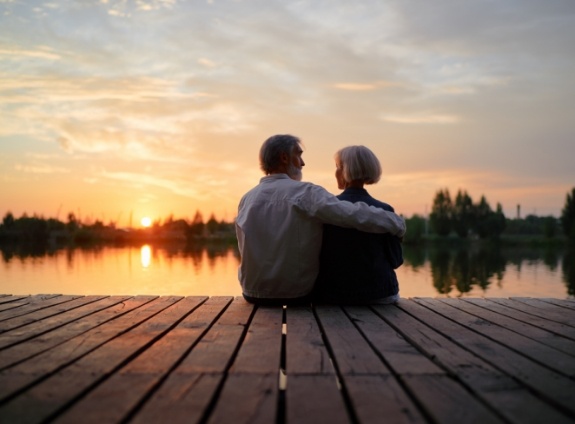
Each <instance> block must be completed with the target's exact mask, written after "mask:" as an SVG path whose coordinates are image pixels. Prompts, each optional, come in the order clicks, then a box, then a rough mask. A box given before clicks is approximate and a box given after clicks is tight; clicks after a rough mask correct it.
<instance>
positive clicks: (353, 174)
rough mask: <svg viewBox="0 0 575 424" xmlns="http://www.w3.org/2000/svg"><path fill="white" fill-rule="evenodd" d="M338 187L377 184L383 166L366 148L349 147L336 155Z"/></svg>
mask: <svg viewBox="0 0 575 424" xmlns="http://www.w3.org/2000/svg"><path fill="white" fill-rule="evenodd" d="M335 164H336V168H337V169H336V178H337V182H338V187H339V188H340V189H341V188H345V187H348V186H349V185H351V184H352V183H354V184H361V185H363V184H375V183H377V182H378V181H379V178H380V177H381V164H380V163H379V160H378V159H377V157H376V156H375V154H374V153H373V152H372V151H371V150H369V149H368V148H367V147H365V146H348V147H344V148H343V149H340V150H338V151H337V152H336V153H335Z"/></svg>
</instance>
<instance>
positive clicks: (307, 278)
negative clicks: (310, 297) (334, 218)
mask: <svg viewBox="0 0 575 424" xmlns="http://www.w3.org/2000/svg"><path fill="white" fill-rule="evenodd" d="M315 187H317V186H313V185H312V184H309V183H301V182H298V181H294V180H292V179H290V178H289V177H288V176H287V175H285V174H274V175H268V176H266V177H264V178H262V180H261V182H260V184H259V185H257V186H256V187H254V188H253V189H252V190H250V191H249V192H248V193H246V195H245V196H244V197H243V198H242V200H241V202H240V205H239V210H238V217H237V220H236V230H237V235H238V243H239V245H240V252H242V262H241V266H240V270H239V279H240V282H241V284H242V288H243V292H244V294H246V295H248V296H252V297H257V298H282V297H285V298H295V297H301V296H305V295H307V294H308V293H309V292H310V290H311V288H312V287H313V284H314V282H315V278H316V276H317V270H318V260H319V259H318V258H319V251H320V249H321V236H322V223H321V222H320V221H319V220H317V219H314V218H310V217H309V216H307V215H306V214H305V213H303V212H302V211H301V210H300V207H301V206H304V205H301V203H302V202H307V199H308V198H309V197H310V196H309V193H306V192H309V190H312V191H313V190H315ZM318 188H319V187H318Z"/></svg>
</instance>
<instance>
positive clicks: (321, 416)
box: [280, 307, 349, 423]
mask: <svg viewBox="0 0 575 424" xmlns="http://www.w3.org/2000/svg"><path fill="white" fill-rule="evenodd" d="M286 374H287V376H286V383H285V396H286V407H285V410H286V422H288V423H302V422H329V423H347V422H349V416H348V413H347V409H346V405H345V401H344V398H343V396H342V393H341V391H340V390H339V388H338V385H337V380H336V376H335V370H334V368H333V366H332V364H331V361H330V357H329V352H328V351H327V347H326V346H325V344H324V342H323V340H322V336H321V332H320V329H319V326H318V323H317V321H316V319H315V316H314V314H313V311H312V309H311V307H289V308H288V309H287V310H286ZM280 387H281V386H280Z"/></svg>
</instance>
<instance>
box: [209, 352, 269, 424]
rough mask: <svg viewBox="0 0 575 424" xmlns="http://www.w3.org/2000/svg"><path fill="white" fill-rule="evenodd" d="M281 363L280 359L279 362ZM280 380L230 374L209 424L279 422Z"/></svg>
mask: <svg viewBox="0 0 575 424" xmlns="http://www.w3.org/2000/svg"><path fill="white" fill-rule="evenodd" d="M278 359H279V358H278ZM277 404H278V376H277V375H273V374H260V373H256V374H240V373H234V374H230V375H229V376H228V377H227V379H226V382H225V385H224V388H223V390H222V393H221V394H220V397H219V399H218V402H217V404H216V408H215V410H214V411H213V413H212V414H211V415H210V417H209V419H208V421H207V422H208V423H209V424H216V423H226V422H230V420H231V421H232V422H233V423H234V424H269V423H273V422H276V415H277Z"/></svg>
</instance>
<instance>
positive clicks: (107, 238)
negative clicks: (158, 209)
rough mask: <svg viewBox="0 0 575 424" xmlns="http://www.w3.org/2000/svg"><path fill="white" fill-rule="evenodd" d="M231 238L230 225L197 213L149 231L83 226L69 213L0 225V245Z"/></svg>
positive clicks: (156, 223)
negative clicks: (64, 215)
mask: <svg viewBox="0 0 575 424" xmlns="http://www.w3.org/2000/svg"><path fill="white" fill-rule="evenodd" d="M230 237H231V238H233V237H234V224H233V223H229V222H225V221H224V220H222V221H218V220H216V218H215V216H214V214H213V213H212V214H211V215H210V217H209V219H208V220H207V221H204V218H203V216H202V214H201V212H200V211H197V212H196V214H195V215H194V217H193V218H192V219H184V218H181V219H174V217H173V216H169V217H168V218H166V219H165V220H164V221H163V222H162V221H161V220H156V221H154V223H153V224H152V225H151V226H150V227H149V228H139V229H134V228H117V227H116V224H115V223H114V222H110V223H108V224H105V223H104V222H103V221H100V220H96V221H94V222H83V221H81V220H80V219H78V218H77V217H76V215H75V214H74V213H72V212H70V213H69V214H68V216H67V220H66V221H61V220H59V219H56V218H44V217H42V216H38V215H33V216H28V215H27V214H26V213H24V214H23V215H22V216H20V217H18V218H17V217H15V216H14V215H13V214H12V212H7V213H6V214H5V215H4V217H3V219H2V223H1V224H0V242H4V243H21V242H23V243H45V242H52V243H56V244H79V245H82V244H90V243H99V242H111V243H124V242H141V241H186V242H191V241H197V240H214V239H220V240H221V239H229V238H230Z"/></svg>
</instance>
